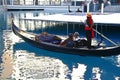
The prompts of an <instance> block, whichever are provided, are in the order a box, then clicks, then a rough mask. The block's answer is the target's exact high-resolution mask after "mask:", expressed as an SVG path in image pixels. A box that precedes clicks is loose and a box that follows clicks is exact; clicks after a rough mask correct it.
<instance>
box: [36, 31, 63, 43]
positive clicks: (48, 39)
mask: <svg viewBox="0 0 120 80" xmlns="http://www.w3.org/2000/svg"><path fill="white" fill-rule="evenodd" d="M38 41H44V42H50V43H54V44H59V43H60V42H61V38H59V37H58V36H55V35H52V34H48V33H47V32H42V34H41V35H39V36H38Z"/></svg>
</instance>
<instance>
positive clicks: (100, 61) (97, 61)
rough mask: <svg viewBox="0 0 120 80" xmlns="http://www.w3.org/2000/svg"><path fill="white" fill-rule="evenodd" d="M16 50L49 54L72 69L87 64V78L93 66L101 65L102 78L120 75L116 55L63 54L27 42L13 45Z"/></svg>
mask: <svg viewBox="0 0 120 80" xmlns="http://www.w3.org/2000/svg"><path fill="white" fill-rule="evenodd" d="M13 48H14V52H15V51H16V50H26V51H28V52H34V53H35V55H36V56H49V57H53V58H56V59H60V60H61V61H62V62H63V63H65V64H66V65H68V67H69V69H70V70H72V68H73V65H76V64H78V63H80V64H84V65H86V66H87V71H86V73H85V80H87V79H88V78H90V77H91V74H92V68H93V67H99V68H100V69H101V71H102V72H101V74H102V75H101V79H102V80H106V79H108V80H114V78H115V76H119V75H120V73H119V72H118V71H120V68H119V67H117V66H116V64H115V63H114V59H115V57H116V56H110V57H92V56H90V57H89V56H78V55H71V54H63V53H57V52H51V51H47V50H43V49H38V48H36V47H33V46H31V45H29V44H27V43H26V42H21V43H16V44H14V46H13Z"/></svg>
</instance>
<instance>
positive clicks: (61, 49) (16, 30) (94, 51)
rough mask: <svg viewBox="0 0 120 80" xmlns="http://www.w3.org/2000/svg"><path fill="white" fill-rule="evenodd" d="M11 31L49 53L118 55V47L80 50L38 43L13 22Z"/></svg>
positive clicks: (81, 48) (31, 35) (119, 48)
mask: <svg viewBox="0 0 120 80" xmlns="http://www.w3.org/2000/svg"><path fill="white" fill-rule="evenodd" d="M12 30H13V32H14V34H15V35H17V36H19V37H20V38H22V39H23V40H24V41H25V42H27V43H29V44H31V45H33V46H35V47H37V48H40V49H45V50H49V51H54V52H59V53H64V54H72V55H80V56H98V57H102V56H103V57H105V56H113V55H118V54H120V45H115V46H106V47H95V48H92V49H88V48H84V47H80V48H75V47H74V48H71V47H64V46H61V45H58V44H52V43H49V42H44V41H41V42H38V41H36V40H35V36H36V34H33V33H29V32H26V31H24V30H21V29H19V28H18V27H17V26H16V25H15V24H14V22H13V21H12Z"/></svg>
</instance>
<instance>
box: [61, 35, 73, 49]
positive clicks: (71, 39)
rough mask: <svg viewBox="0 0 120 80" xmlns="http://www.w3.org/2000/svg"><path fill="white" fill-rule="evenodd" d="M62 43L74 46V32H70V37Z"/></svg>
mask: <svg viewBox="0 0 120 80" xmlns="http://www.w3.org/2000/svg"><path fill="white" fill-rule="evenodd" d="M60 45H62V46H66V47H74V41H73V34H72V33H70V34H69V35H68V38H67V39H66V40H64V41H63V42H62V43H61V44H60Z"/></svg>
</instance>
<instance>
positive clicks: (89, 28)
mask: <svg viewBox="0 0 120 80" xmlns="http://www.w3.org/2000/svg"><path fill="white" fill-rule="evenodd" d="M93 25H94V22H93V19H92V15H91V13H87V19H86V20H85V33H86V38H87V47H88V48H89V49H90V48H91V39H92V38H94V31H93V29H92V27H93Z"/></svg>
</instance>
